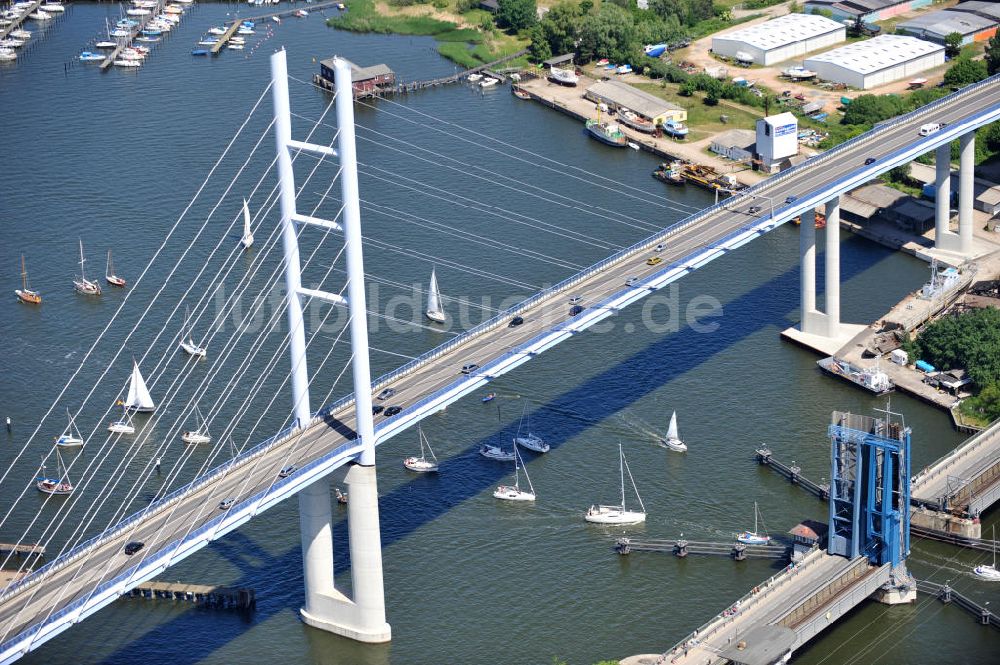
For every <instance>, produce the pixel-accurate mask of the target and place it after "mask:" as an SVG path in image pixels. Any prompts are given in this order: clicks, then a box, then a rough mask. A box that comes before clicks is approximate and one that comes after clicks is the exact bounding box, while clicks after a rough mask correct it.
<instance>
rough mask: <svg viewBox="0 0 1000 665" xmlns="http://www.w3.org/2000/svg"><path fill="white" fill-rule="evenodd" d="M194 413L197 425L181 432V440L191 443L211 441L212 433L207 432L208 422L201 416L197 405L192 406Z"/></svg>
mask: <svg viewBox="0 0 1000 665" xmlns="http://www.w3.org/2000/svg"><path fill="white" fill-rule="evenodd" d="M194 414H195V422H196V423H197V426H196V427H195V428H194V429H191V430H184V432H182V433H181V441H183V442H184V443H191V444H198V443H211V441H212V435H211V434H209V433H208V424H207V423H206V422H205V418H204V417H202V415H201V411H200V410H199V409H198V407H197V405H196V406H195V407H194Z"/></svg>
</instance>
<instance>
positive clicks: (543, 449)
mask: <svg viewBox="0 0 1000 665" xmlns="http://www.w3.org/2000/svg"><path fill="white" fill-rule="evenodd" d="M525 420H527V421H528V424H527V425H525V423H524V421H525ZM514 446H515V447H517V446H521V447H522V448H527V449H528V450H533V451H535V452H536V453H547V452H549V444H547V443H545V441H543V440H542V437H540V436H538V435H537V434H535V433H533V432H532V431H531V416H529V415H528V403H527V402H525V404H524V408H523V409H522V410H521V422H519V423H518V424H517V435H516V436H515V437H514Z"/></svg>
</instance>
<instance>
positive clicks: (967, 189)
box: [934, 132, 976, 256]
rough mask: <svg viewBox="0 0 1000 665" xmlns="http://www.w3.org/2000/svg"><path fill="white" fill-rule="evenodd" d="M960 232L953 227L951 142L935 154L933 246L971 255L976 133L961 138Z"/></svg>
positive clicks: (959, 166)
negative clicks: (953, 229) (952, 228)
mask: <svg viewBox="0 0 1000 665" xmlns="http://www.w3.org/2000/svg"><path fill="white" fill-rule="evenodd" d="M959 149H960V150H959V163H958V232H957V233H956V232H954V231H952V230H951V200H952V196H951V144H948V143H946V144H945V145H942V146H939V147H938V148H937V150H936V151H935V154H934V165H935V172H934V187H935V194H934V204H935V216H934V248H935V249H939V250H944V251H946V252H953V253H955V254H961V255H964V256H969V255H971V254H972V251H973V245H972V230H973V226H972V225H973V220H972V208H973V203H974V198H975V197H974V192H973V179H974V178H975V173H976V159H975V158H976V134H975V132H968V133H966V134H963V135H962V136H961V138H959Z"/></svg>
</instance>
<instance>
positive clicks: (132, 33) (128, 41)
mask: <svg viewBox="0 0 1000 665" xmlns="http://www.w3.org/2000/svg"><path fill="white" fill-rule="evenodd" d="M165 3H166V0H157V3H156V8H155V9H151V10H150V12H149V14H147V15H146V16H140V17H139V20H138V21H137V22H136V23H137V24H136V25H134V26H133V27H132V28H131V29H130V30H129V36H128V37H123V38H121V39H116V40H115V41H117V42H118V46H116V47H115V49H114V50H113V51H112V52H111V53H109V54H108V56H107V57H106V58H104V62H102V63H101V71H102V72H105V71H107V70H108V69H109V68H110V67H111V66H113V65H114V64H115V60H117V59H118V56H120V55H121V53H122V51H124V50H125V49H127V48H129V47H131V46H132V42H133V41H135V38H136V37H138V36H139V34H140V33H141V32H142V31H143V30H144V29H145V27H146V24H147V23H149V22H150V21H151V20H152V19H153V17H155V16H156V15H157V14H160V13H161V12H163V5H164V4H165Z"/></svg>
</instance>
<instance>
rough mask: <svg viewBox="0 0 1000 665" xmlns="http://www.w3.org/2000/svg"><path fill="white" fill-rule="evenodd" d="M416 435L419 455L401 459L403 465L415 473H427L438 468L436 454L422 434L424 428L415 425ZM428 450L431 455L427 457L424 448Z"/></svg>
mask: <svg viewBox="0 0 1000 665" xmlns="http://www.w3.org/2000/svg"><path fill="white" fill-rule="evenodd" d="M417 436H419V437H420V457H407V458H406V459H404V460H403V466H405V467H406V468H407V469H409V470H410V471H416V472H417V473H429V472H431V471H437V470H438V461H437V456H436V455H435V454H434V450H433V449H432V448H431V442H430V441H428V440H427V437H426V436H424V430H423V429H421V428H420V427H417ZM425 447H426V448H427V450H428V451H430V454H431V457H430V459H427V453H426V452H424V448H425Z"/></svg>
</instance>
